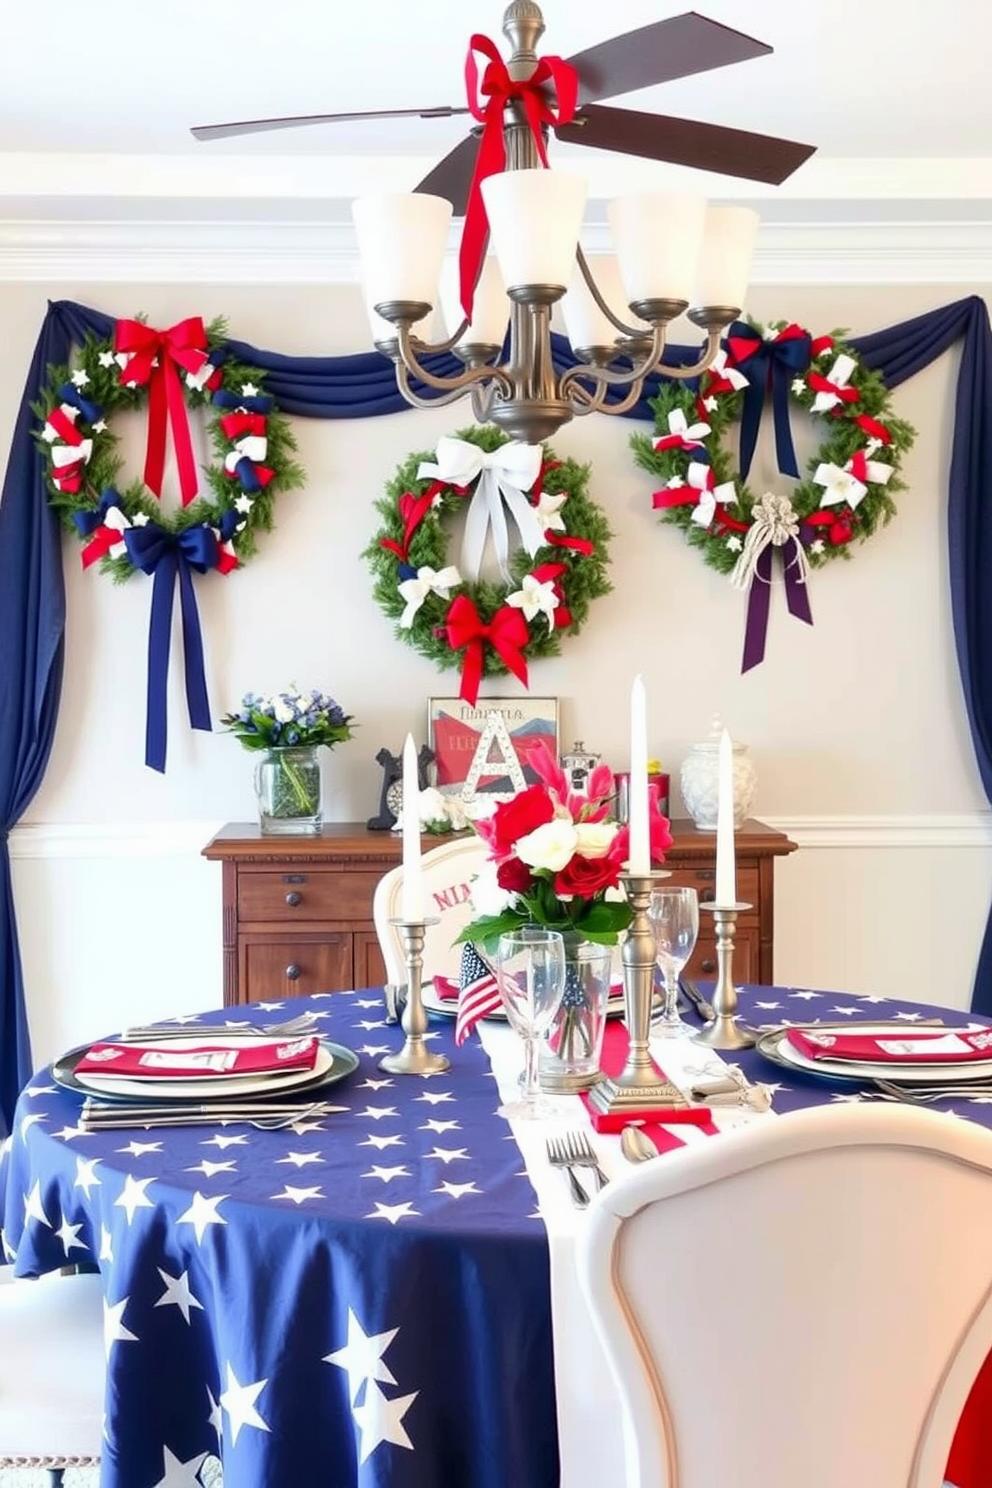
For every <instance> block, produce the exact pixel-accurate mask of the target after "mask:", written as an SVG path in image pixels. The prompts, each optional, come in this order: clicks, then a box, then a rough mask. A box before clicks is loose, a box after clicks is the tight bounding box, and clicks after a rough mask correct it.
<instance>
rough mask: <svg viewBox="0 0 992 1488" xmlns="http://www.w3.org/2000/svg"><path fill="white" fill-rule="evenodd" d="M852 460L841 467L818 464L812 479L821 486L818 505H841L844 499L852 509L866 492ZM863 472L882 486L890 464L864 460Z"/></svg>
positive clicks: (855, 507)
mask: <svg viewBox="0 0 992 1488" xmlns="http://www.w3.org/2000/svg"><path fill="white" fill-rule="evenodd" d="M853 464H854V461H853V460H848V462H847V464H846V465H845V466H844V468H843V469H841V467H840V466H839V465H832V464H824V465H818V466H817V467H816V471H815V473H814V475H813V480H814V481H815V482H816V484H817V485H818V486H823V488H824V489H823V495H822V496H821V498H820V506H821V507H823V506H843V504H844V502H845V501H846V502H847V504H848V506H849V507H850V508H851V510H852V511H856V510H857V507H858V503H859V502H860V501H863V500H864V498H865V497H866V496H867V494H868V487H867V485H866V484H865V482H864V481H862V480H859V479H858V477H857V476H856V475H855V474H854V471H853V470H852V468H851V467H852V465H853ZM865 474H866V476H867V477H868V480H869V481H871V482H872V484H874V485H876V486H884V485H886V483H887V482H888V480H889V478H890V476H891V475H892V466H891V465H886V464H885V462H884V461H882V460H866V461H865Z"/></svg>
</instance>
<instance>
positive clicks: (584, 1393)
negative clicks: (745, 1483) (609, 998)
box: [0, 987, 992, 1488]
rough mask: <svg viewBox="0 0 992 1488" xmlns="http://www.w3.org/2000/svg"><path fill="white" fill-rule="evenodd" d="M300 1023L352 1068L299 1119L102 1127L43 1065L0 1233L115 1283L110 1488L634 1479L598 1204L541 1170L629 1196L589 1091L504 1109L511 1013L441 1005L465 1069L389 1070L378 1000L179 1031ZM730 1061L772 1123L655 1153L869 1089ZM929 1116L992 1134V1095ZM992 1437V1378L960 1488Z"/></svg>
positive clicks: (511, 1067)
mask: <svg viewBox="0 0 992 1488" xmlns="http://www.w3.org/2000/svg"><path fill="white" fill-rule="evenodd" d="M739 996H740V1010H741V1016H742V1018H743V1019H745V1020H746V1021H748V1022H751V1023H758V1024H776V1023H784V1022H804V1021H814V1020H816V1019H821V1020H824V1021H833V1022H839V1023H843V1022H845V1020H852V1019H855V1020H856V1019H864V1018H865V1017H866V1016H867V1017H870V1018H872V1019H874V1018H883V1017H884V1018H885V1019H887V1020H892V1021H893V1022H894V1023H898V1024H903V1023H904V1024H905V1025H906V1026H907V1027H912V1025H913V1024H914V1023H919V1022H922V1021H925V1020H926V1019H927V1018H928V1017H936V1016H939V1017H941V1018H942V1019H943V1020H944V1021H945V1022H946V1023H948V1024H950V1025H954V1026H959V1027H964V1026H966V1025H968V1024H971V1025H974V1024H975V1023H977V1022H982V1021H983V1020H981V1019H978V1018H976V1017H974V1016H973V1015H970V1014H966V1013H962V1012H959V1011H957V1012H955V1011H951V1010H948V1009H935V1008H931V1007H926V1006H923V1005H921V1004H917V1003H908V1002H895V1001H892V1000H887V999H884V998H881V997H871V996H858V995H853V994H845V993H836V992H829V991H823V990H816V989H809V988H803V987H742V988H740V989H739ZM305 1013H309V1014H310V1015H312V1017H313V1019H314V1023H315V1026H316V1027H317V1028H318V1029H319V1032H320V1034H321V1036H322V1038H325V1039H327V1040H330V1041H331V1042H332V1044H337V1045H340V1046H342V1047H343V1048H345V1049H347V1050H350V1051H352V1052H353V1054H354V1056H355V1059H353V1060H349V1061H346V1062H345V1066H344V1067H343V1072H342V1076H341V1078H340V1079H339V1080H338V1079H335V1078H333V1075H332V1076H331V1077H329V1078H328V1081H327V1083H325V1084H324V1085H323V1086H322V1087H321V1089H320V1090H319V1091H312V1092H310V1091H307V1092H304V1093H302V1094H301V1095H300V1096H299V1097H297V1099H298V1102H299V1109H298V1110H294V1112H293V1113H292V1116H291V1117H290V1118H288V1119H287V1120H286V1121H284V1122H281V1123H279V1124H278V1125H266V1124H265V1122H264V1121H263V1120H262V1119H259V1120H258V1121H254V1122H253V1121H243V1120H230V1119H221V1118H219V1117H218V1118H216V1119H214V1118H211V1120H210V1121H209V1123H204V1124H188V1125H187V1124H178V1125H168V1126H157V1125H155V1124H154V1122H151V1121H143V1120H140V1119H138V1118H137V1117H135V1119H134V1123H133V1125H121V1126H120V1127H116V1126H115V1127H114V1128H112V1129H100V1130H89V1129H88V1128H87V1125H86V1124H85V1123H84V1121H83V1120H82V1103H83V1098H84V1096H83V1092H82V1091H80V1090H78V1089H74V1088H67V1083H66V1082H65V1081H64V1076H60V1079H56V1078H53V1072H52V1067H48V1068H46V1069H43V1070H41V1071H39V1072H38V1073H37V1074H36V1075H35V1076H34V1078H33V1079H32V1080H31V1081H30V1082H29V1084H28V1085H27V1086H26V1087H25V1088H24V1090H23V1091H22V1093H21V1095H20V1098H19V1101H18V1105H17V1110H16V1113H15V1119H14V1123H13V1126H12V1130H11V1135H10V1136H9V1137H8V1138H7V1140H6V1142H5V1144H4V1148H3V1151H2V1155H0V1244H2V1247H3V1253H4V1260H5V1261H6V1263H8V1264H9V1265H10V1266H11V1267H12V1268H13V1271H14V1273H15V1274H16V1275H18V1276H38V1275H41V1274H43V1273H45V1272H48V1271H52V1270H55V1269H58V1268H62V1267H65V1266H67V1265H82V1266H84V1267H89V1268H96V1269H98V1270H99V1272H100V1275H101V1278H102V1286H103V1292H104V1339H105V1344H106V1351H107V1360H108V1364H107V1383H106V1410H105V1421H104V1443H103V1453H102V1460H101V1478H100V1482H101V1488H195V1485H197V1484H199V1483H201V1482H203V1481H205V1480H206V1477H205V1476H204V1475H205V1474H207V1475H209V1474H208V1469H209V1467H210V1466H211V1465H212V1464H214V1465H215V1463H216V1460H217V1459H219V1460H220V1462H222V1464H223V1476H224V1483H225V1488H258V1485H259V1484H261V1483H264V1484H265V1485H266V1488H291V1485H292V1488H297V1485H298V1484H299V1483H301V1482H304V1481H308V1480H311V1481H315V1482H320V1483H321V1484H323V1485H325V1488H508V1485H513V1488H601V1485H602V1484H603V1483H604V1482H615V1483H622V1482H623V1480H624V1479H623V1450H624V1449H623V1428H622V1419H621V1411H620V1407H619V1396H618V1393H617V1391H616V1389H615V1387H614V1385H613V1382H612V1380H611V1378H610V1375H609V1370H608V1368H607V1365H606V1362H605V1358H604V1356H603V1354H602V1353H601V1350H600V1345H599V1341H598V1339H597V1337H596V1335H595V1332H594V1330H593V1327H592V1324H591V1321H590V1320H589V1318H588V1315H587V1313H586V1311H585V1308H584V1306H583V1303H582V1299H581V1296H580V1294H579V1291H578V1281H577V1277H576V1271H575V1266H574V1255H575V1244H576V1237H577V1236H578V1234H579V1233H580V1231H581V1227H582V1225H583V1222H584V1219H585V1214H586V1211H585V1210H584V1209H581V1208H579V1207H577V1206H576V1205H575V1203H574V1202H573V1199H572V1196H571V1195H570V1191H569V1187H568V1185H567V1183H566V1182H565V1181H564V1179H563V1175H562V1173H561V1172H560V1171H559V1170H557V1169H556V1168H554V1167H553V1166H552V1165H551V1164H550V1163H549V1161H548V1153H547V1141H548V1138H549V1136H551V1137H553V1136H555V1135H563V1134H566V1133H569V1132H574V1131H576V1130H582V1131H584V1133H585V1134H586V1135H587V1136H588V1137H589V1140H590V1143H591V1145H592V1147H593V1150H594V1152H595V1154H596V1156H597V1158H598V1159H599V1161H600V1164H601V1166H602V1169H603V1171H604V1173H605V1176H606V1177H607V1179H610V1178H614V1177H615V1176H617V1175H618V1174H619V1173H620V1172H621V1171H623V1169H624V1167H625V1160H624V1157H623V1156H622V1155H621V1150H620V1138H619V1136H618V1135H617V1134H615V1133H604V1132H599V1131H594V1130H593V1129H592V1126H591V1124H590V1121H589V1117H588V1114H587V1110H586V1107H585V1105H584V1103H583V1102H582V1100H581V1098H580V1097H579V1096H577V1095H556V1096H554V1097H553V1098H552V1106H553V1114H552V1115H551V1116H550V1117H548V1118H546V1119H543V1120H530V1121H527V1120H522V1121H514V1122H509V1123H508V1122H507V1121H506V1120H504V1119H503V1118H502V1117H501V1116H499V1115H498V1114H497V1107H498V1106H499V1104H500V1102H501V1100H504V1099H507V1098H508V1097H511V1096H513V1095H514V1094H516V1093H517V1082H518V1076H519V1071H520V1067H521V1062H522V1055H521V1047H520V1044H519V1041H518V1040H517V1039H516V1037H515V1035H514V1034H513V1033H512V1032H511V1030H510V1029H509V1027H508V1026H506V1025H505V1024H501V1023H500V1022H499V1021H497V1020H487V1021H486V1022H485V1023H480V1024H479V1025H478V1026H477V1032H478V1034H479V1036H478V1037H471V1038H469V1039H468V1040H466V1041H465V1042H463V1043H462V1044H460V1045H459V1044H456V1042H455V1038H454V1031H455V1025H454V1019H453V1017H451V1016H449V1015H448V1014H447V1013H446V1012H444V1013H434V1014H432V1015H431V1018H430V1024H429V1030H428V1033H427V1035H426V1037H427V1039H428V1040H429V1041H430V1044H431V1047H432V1048H435V1049H437V1050H439V1051H441V1052H443V1053H444V1054H446V1055H447V1057H448V1059H449V1061H450V1067H449V1068H448V1069H447V1070H446V1071H444V1072H443V1073H441V1074H435V1075H432V1076H430V1077H427V1078H425V1077H421V1076H404V1075H398V1074H389V1073H387V1072H385V1071H383V1069H382V1068H381V1067H380V1060H381V1059H382V1057H383V1056H384V1055H387V1054H390V1053H395V1052H396V1051H397V1050H398V1049H399V1048H400V1046H401V1045H402V1042H403V1037H404V1035H403V1031H402V1028H401V1027H400V1026H398V1025H397V1024H396V1023H395V1022H391V1021H389V1018H388V1015H387V1011H386V1008H385V1005H384V1001H383V994H382V991H381V989H376V988H372V989H359V990H355V991H350V992H334V993H327V994H318V995H316V996H312V997H309V998H294V999H292V1000H291V1001H289V1002H278V1001H272V1002H264V1003H263V1002H260V1003H254V1004H251V1005H249V1006H245V1007H237V1008H227V1009H215V1010H212V1011H210V1012H205V1013H203V1014H202V1015H198V1016H196V1017H190V1016H183V1017H182V1018H177V1019H175V1020H170V1021H168V1022H166V1023H164V1024H163V1031H165V1030H173V1031H176V1032H179V1031H190V1030H202V1031H203V1032H204V1033H205V1034H211V1035H212V1034H221V1033H225V1032H233V1031H235V1030H245V1029H264V1028H267V1027H270V1026H277V1027H278V1026H279V1025H280V1023H281V1022H282V1020H285V1019H288V1018H292V1017H296V1016H298V1015H300V1014H305ZM687 1017H688V1018H689V1019H690V1020H691V1019H692V1018H694V1017H695V1015H694V1014H693V1013H691V1012H690V1013H689V1014H687ZM697 1021H698V1019H697ZM617 1032H618V1030H617V1029H614V1030H613V1032H612V1034H611V1037H613V1038H614V1041H615V1039H616V1036H617ZM652 1050H653V1053H654V1055H655V1058H656V1059H657V1060H658V1062H659V1064H661V1065H662V1067H663V1068H664V1069H665V1071H666V1073H668V1074H670V1075H671V1076H672V1078H674V1079H675V1080H676V1083H680V1084H691V1083H692V1082H693V1081H694V1080H698V1079H700V1078H702V1077H705V1076H707V1075H712V1074H714V1073H715V1072H718V1071H719V1069H720V1068H721V1067H722V1066H723V1064H724V1061H725V1060H726V1059H729V1058H730V1057H731V1056H724V1057H721V1056H719V1055H717V1054H716V1053H714V1051H712V1050H710V1049H708V1048H705V1047H703V1046H701V1045H698V1044H696V1043H695V1042H694V1041H692V1040H691V1039H684V1040H677V1041H676V1040H672V1041H670V1040H659V1041H657V1042H653V1045H652ZM732 1058H733V1062H734V1064H735V1065H736V1066H738V1067H739V1069H740V1070H741V1071H742V1072H743V1074H744V1076H746V1077H747V1079H748V1080H750V1081H752V1082H760V1083H762V1084H764V1085H765V1087H766V1089H767V1091H768V1093H769V1095H770V1097H771V1109H770V1111H768V1112H764V1113H761V1114H759V1113H757V1112H756V1111H753V1110H749V1109H747V1108H746V1107H743V1106H727V1107H718V1108H714V1110H713V1111H712V1112H711V1119H710V1120H709V1121H708V1122H707V1124H706V1125H705V1126H692V1125H686V1124H682V1123H670V1124H666V1123H661V1124H659V1125H655V1126H653V1127H651V1128H650V1130H651V1133H652V1136H653V1137H654V1139H655V1142H656V1144H657V1145H658V1146H659V1147H660V1148H661V1149H662V1150H664V1149H666V1148H676V1147H680V1146H683V1145H685V1144H687V1143H692V1142H706V1141H709V1140H712V1139H713V1137H714V1136H716V1137H719V1134H720V1132H721V1131H722V1130H724V1129H725V1128H726V1127H727V1126H730V1125H735V1124H739V1123H740V1122H741V1121H747V1120H766V1119H772V1118H775V1117H783V1116H784V1117H786V1118H787V1117H788V1114H789V1112H791V1111H795V1110H799V1109H802V1108H804V1107H807V1106H812V1105H819V1104H824V1103H837V1102H844V1101H857V1100H864V1099H874V1098H878V1092H877V1091H873V1090H871V1089H870V1088H868V1087H867V1086H858V1085H854V1084H850V1083H848V1084H842V1083H839V1082H829V1081H824V1080H822V1079H818V1078H816V1077H815V1076H810V1075H807V1074H805V1073H804V1072H802V1071H800V1070H798V1069H796V1070H793V1069H785V1068H781V1067H778V1066H776V1065H773V1064H771V1063H769V1062H768V1060H767V1059H766V1058H765V1057H764V1056H763V1055H762V1054H760V1053H759V1052H757V1051H755V1050H743V1051H740V1052H737V1051H735V1053H734V1054H733V1056H732ZM352 1066H354V1067H352ZM69 1067H70V1068H71V1061H70V1064H69ZM64 1068H65V1065H64V1063H63V1064H62V1065H60V1069H62V1070H64ZM60 1080H61V1081H62V1082H61V1083H60ZM71 1083H72V1082H71V1080H70V1081H69V1082H68V1084H69V1085H71ZM318 1097H319V1101H318ZM933 1108H934V1109H937V1110H943V1111H945V1112H949V1113H951V1114H953V1115H955V1116H957V1117H963V1118H965V1119H968V1120H974V1121H978V1122H979V1123H981V1124H982V1125H986V1126H990V1127H992V1097H989V1096H987V1095H986V1096H975V1097H966V1098H960V1097H959V1098H956V1099H952V1100H947V1101H940V1102H936V1103H935V1104H934V1107H933ZM120 1109H121V1110H122V1111H123V1110H124V1107H121V1108H120ZM124 1119H128V1118H124ZM588 1177H589V1182H590V1184H592V1174H591V1173H589V1174H588ZM700 1305H705V1304H704V1301H703V1300H702V1298H701V1301H700ZM990 1423H992V1365H989V1366H986V1368H985V1369H984V1370H983V1371H982V1373H981V1374H980V1376H979V1378H978V1380H977V1381H976V1384H975V1388H974V1390H973V1392H972V1396H971V1399H970V1400H969V1403H968V1407H967V1410H966V1412H965V1416H964V1418H963V1420H962V1424H961V1427H960V1428H959V1431H958V1435H957V1438H956V1440H955V1443H954V1449H953V1452H952V1455H951V1460H950V1462H949V1464H948V1470H947V1479H948V1482H949V1483H953V1484H954V1485H955V1488H986V1485H987V1484H988V1483H989V1482H990V1481H992V1424H990Z"/></svg>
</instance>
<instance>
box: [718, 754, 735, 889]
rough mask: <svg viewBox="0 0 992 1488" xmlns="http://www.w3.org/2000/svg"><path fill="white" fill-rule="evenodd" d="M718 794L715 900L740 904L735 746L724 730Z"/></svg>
mask: <svg viewBox="0 0 992 1488" xmlns="http://www.w3.org/2000/svg"><path fill="white" fill-rule="evenodd" d="M719 763H720V769H719V774H718V777H717V779H718V784H719V795H718V796H717V808H716V902H717V904H720V905H728V904H736V903H737V860H736V858H735V855H734V746H733V745H732V744H731V742H730V735H729V734H728V733H727V730H726V729H724V731H723V733H722V734H721V735H720V756H719Z"/></svg>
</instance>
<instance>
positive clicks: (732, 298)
mask: <svg viewBox="0 0 992 1488" xmlns="http://www.w3.org/2000/svg"><path fill="white" fill-rule="evenodd" d="M759 220H760V219H759V217H758V214H757V212H753V211H752V210H751V209H750V207H710V208H709V209H708V211H707V213H706V231H705V233H704V235H703V250H702V253H701V254H700V258H699V272H698V274H697V276H696V284H695V293H694V294H693V297H692V303H693V305H698V306H703V305H727V306H733V307H734V308H736V309H738V310H739V309H740V308H741V306H742V305H743V304H744V302H745V299H746V297H747V286H748V281H749V280H750V277H751V260H752V259H753V257H754V245H755V241H756V239H757V236H758V222H759Z"/></svg>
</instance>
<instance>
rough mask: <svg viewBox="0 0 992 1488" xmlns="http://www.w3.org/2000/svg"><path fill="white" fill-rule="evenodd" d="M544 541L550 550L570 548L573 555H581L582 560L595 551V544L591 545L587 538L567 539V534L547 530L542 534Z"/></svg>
mask: <svg viewBox="0 0 992 1488" xmlns="http://www.w3.org/2000/svg"><path fill="white" fill-rule="evenodd" d="M544 541H545V542H546V543H547V544H548V546H549V547H551V548H570V549H571V550H572V552H573V553H581V554H582V556H583V558H589V557H590V556H591V555H592V554H593V553H594V552H595V551H596V544H595V543H591V542H590V541H589V539H588V538H587V537H569V536H568V533H567V532H552V531H551V530H550V529H549V530H548V531H547V532H546V533H545V534H544Z"/></svg>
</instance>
